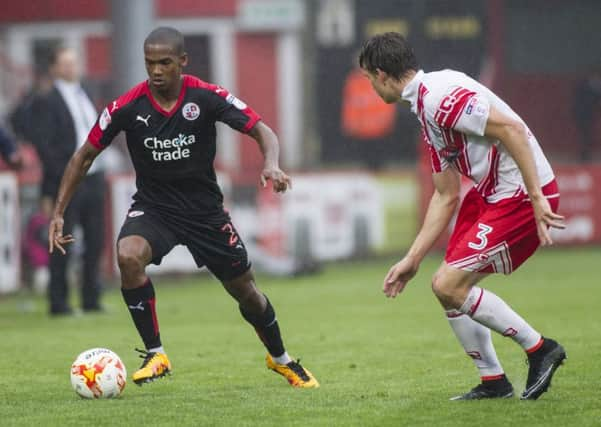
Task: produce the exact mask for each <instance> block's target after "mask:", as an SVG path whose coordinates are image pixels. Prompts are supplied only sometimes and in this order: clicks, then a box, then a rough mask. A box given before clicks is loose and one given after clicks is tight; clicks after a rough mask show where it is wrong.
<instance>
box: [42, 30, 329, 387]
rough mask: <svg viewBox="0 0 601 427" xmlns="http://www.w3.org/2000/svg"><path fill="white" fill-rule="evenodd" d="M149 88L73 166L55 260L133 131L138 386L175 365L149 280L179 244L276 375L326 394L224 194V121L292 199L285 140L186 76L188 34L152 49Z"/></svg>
mask: <svg viewBox="0 0 601 427" xmlns="http://www.w3.org/2000/svg"><path fill="white" fill-rule="evenodd" d="M144 57H145V62H146V71H147V72H148V80H147V81H144V82H142V83H140V84H138V85H137V86H135V87H134V88H132V89H131V90H129V91H128V92H126V93H125V94H124V95H122V96H121V97H119V98H117V99H116V100H114V101H113V102H111V103H110V104H109V105H108V106H107V107H106V108H105V109H104V111H103V112H102V113H101V115H100V117H99V118H98V120H97V122H96V124H95V126H94V127H93V128H92V130H91V131H90V134H89V136H88V141H87V142H86V144H84V146H83V147H82V148H81V149H79V150H78V151H77V152H76V153H75V154H74V155H73V157H72V158H71V160H70V161H69V164H68V165H67V167H66V169H65V173H64V175H63V179H62V182H61V185H60V189H59V192H58V196H57V200H56V204H55V209H54V213H53V218H52V221H51V223H50V229H49V240H50V252H52V251H53V250H54V249H55V248H56V249H58V250H60V251H61V252H62V253H63V254H64V253H65V249H64V247H63V246H64V245H65V244H68V243H71V242H72V241H73V237H72V236H71V235H66V236H63V234H62V231H63V214H64V212H65V209H66V207H67V204H68V203H69V201H70V199H71V197H72V195H73V193H74V191H75V189H76V187H77V185H78V183H79V182H80V180H81V179H82V177H83V176H85V174H86V172H87V170H88V169H89V167H90V165H91V164H92V162H93V161H94V159H95V158H96V156H97V155H98V154H99V153H100V152H101V151H102V150H103V149H104V148H106V147H107V146H108V145H109V144H110V143H111V141H112V140H113V138H114V137H115V136H116V135H117V134H118V133H119V132H120V131H124V132H125V134H126V138H127V147H128V149H129V153H130V156H131V159H132V161H133V165H134V168H135V170H136V186H137V192H136V194H135V195H134V197H133V198H134V202H133V204H132V206H131V208H130V210H129V212H128V214H127V218H126V220H125V222H124V224H123V226H122V228H121V232H120V234H119V239H118V243H117V256H118V263H119V269H120V271H121V287H122V293H123V299H124V300H125V303H126V304H127V306H128V308H129V311H130V314H131V317H132V319H133V321H134V324H135V325H136V328H137V330H138V332H139V334H140V337H141V338H142V341H143V342H144V345H145V346H146V350H145V351H141V350H138V351H141V352H142V353H143V354H142V356H141V357H143V358H144V362H143V363H142V366H141V367H140V369H139V370H138V371H136V372H134V374H133V381H134V382H135V383H136V384H139V385H141V384H143V383H146V382H150V381H153V380H155V379H156V378H159V377H162V376H164V375H165V374H167V373H169V372H170V371H171V363H170V362H169V359H168V358H167V355H166V353H165V350H164V349H163V347H162V344H161V338H160V334H159V325H158V320H157V314H156V310H155V301H156V300H155V292H154V287H153V284H152V282H151V280H150V278H149V277H148V276H147V275H146V273H145V268H146V266H147V265H148V264H150V263H154V264H159V263H160V262H161V259H162V258H163V256H165V255H166V254H167V253H168V252H169V251H170V250H171V249H172V248H173V247H174V246H175V245H177V244H183V245H186V246H187V248H188V250H189V251H190V253H191V254H192V255H193V257H194V260H195V261H196V264H197V265H198V266H199V267H201V266H203V265H205V266H206V267H207V268H208V269H209V270H210V271H211V272H212V273H213V274H214V275H215V276H216V277H217V278H218V279H219V280H220V281H221V283H222V284H223V286H224V287H225V289H226V290H227V292H228V293H229V294H230V295H231V296H232V297H233V298H235V299H236V300H237V302H238V304H239V308H240V312H241V314H242V316H243V317H244V319H246V320H247V321H248V322H249V323H250V324H251V325H252V326H253V327H254V328H255V330H256V331H257V334H258V336H259V337H260V338H261V340H262V341H263V343H264V345H265V347H266V348H267V351H268V353H267V356H266V362H267V367H268V368H269V369H272V370H274V371H275V372H277V373H279V374H281V375H283V376H284V377H285V378H286V379H287V380H288V382H289V383H290V384H291V385H292V386H295V387H304V388H311V387H319V383H318V382H317V380H316V379H315V378H314V377H313V375H312V374H311V373H310V372H309V371H308V370H307V369H304V368H303V367H302V366H301V365H300V364H299V363H298V362H297V361H294V360H292V359H291V358H290V356H289V355H288V353H287V352H286V351H285V349H284V345H283V342H282V338H281V336H280V329H279V326H278V322H277V320H276V317H275V312H274V309H273V307H272V305H271V303H270V302H269V299H268V298H267V297H266V296H265V295H264V294H263V293H261V292H260V291H259V290H258V289H257V287H256V285H255V281H254V277H253V274H252V271H251V268H250V262H249V260H248V257H247V252H246V249H245V247H244V244H243V243H242V240H241V239H240V236H239V235H238V233H237V232H236V229H235V228H234V226H233V225H232V223H231V221H230V218H229V215H228V214H227V213H226V212H225V211H224V208H223V204H222V202H223V196H222V194H221V191H220V189H219V186H218V185H217V180H216V176H215V170H214V167H213V161H214V158H215V150H216V147H215V136H216V130H215V122H217V121H221V122H224V123H226V124H228V125H229V126H230V127H232V128H234V129H236V130H238V131H240V132H243V133H247V134H248V135H250V136H251V137H252V138H254V139H255V140H256V141H257V143H258V144H259V147H260V149H261V151H262V153H263V156H264V158H265V164H264V168H263V171H262V172H261V177H260V179H261V183H262V185H263V186H266V183H267V181H268V180H270V181H271V182H272V184H273V190H274V191H276V192H284V191H286V190H287V189H288V187H290V184H291V182H290V178H289V177H288V176H287V175H286V174H285V173H284V172H283V171H282V170H281V169H280V167H279V166H278V156H279V146H278V140H277V137H276V135H275V134H274V133H273V131H272V130H271V129H270V128H269V127H268V126H267V125H266V124H265V123H263V121H261V119H260V117H259V116H258V115H257V113H256V112H255V111H253V110H252V109H251V108H249V107H248V106H247V105H246V104H244V103H243V102H242V101H240V100H239V99H237V98H236V97H235V96H233V95H232V94H230V93H229V92H228V91H227V90H226V89H224V88H221V87H219V86H216V85H213V84H210V83H206V82H204V81H202V80H200V79H198V78H196V77H192V76H189V75H185V74H182V68H183V67H184V66H185V65H186V64H187V62H188V57H187V55H186V53H185V50H184V39H183V36H182V34H181V33H180V32H179V31H177V30H175V29H173V28H168V27H161V28H157V29H155V30H154V31H152V32H151V33H150V34H149V35H148V37H147V38H146V40H145V41H144Z"/></svg>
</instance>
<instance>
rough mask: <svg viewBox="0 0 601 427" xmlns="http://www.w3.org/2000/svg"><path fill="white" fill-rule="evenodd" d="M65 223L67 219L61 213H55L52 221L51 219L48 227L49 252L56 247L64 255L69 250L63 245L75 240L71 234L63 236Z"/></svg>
mask: <svg viewBox="0 0 601 427" xmlns="http://www.w3.org/2000/svg"><path fill="white" fill-rule="evenodd" d="M64 224H65V220H64V219H63V217H62V216H60V215H54V217H53V218H52V221H50V226H49V227H48V252H50V253H52V252H54V248H55V247H56V248H57V249H58V250H59V251H61V253H62V254H63V255H65V254H66V253H67V251H65V248H63V245H66V244H68V243H72V242H74V241H75V239H74V238H73V236H72V235H71V234H67V235H66V236H63V226H64Z"/></svg>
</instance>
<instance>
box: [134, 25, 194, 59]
mask: <svg viewBox="0 0 601 427" xmlns="http://www.w3.org/2000/svg"><path fill="white" fill-rule="evenodd" d="M150 44H163V45H168V46H171V47H172V48H173V51H174V52H175V53H176V54H178V55H181V54H183V53H184V52H185V48H184V36H183V35H182V33H180V32H179V31H178V30H176V29H175V28H172V27H158V28H155V29H154V30H152V32H151V33H150V34H148V37H146V40H144V47H146V46H147V45H150Z"/></svg>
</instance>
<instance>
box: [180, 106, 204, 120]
mask: <svg viewBox="0 0 601 427" xmlns="http://www.w3.org/2000/svg"><path fill="white" fill-rule="evenodd" d="M182 115H183V116H184V119H186V120H196V119H197V118H198V116H200V108H198V105H196V104H195V103H193V102H188V103H187V104H185V105H184V106H183V108H182Z"/></svg>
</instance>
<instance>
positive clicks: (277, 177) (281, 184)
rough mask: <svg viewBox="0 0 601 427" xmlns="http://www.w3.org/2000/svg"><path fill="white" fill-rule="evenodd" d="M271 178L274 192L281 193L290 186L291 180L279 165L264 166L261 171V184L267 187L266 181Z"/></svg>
mask: <svg viewBox="0 0 601 427" xmlns="http://www.w3.org/2000/svg"><path fill="white" fill-rule="evenodd" d="M268 180H271V182H272V183H273V191H275V192H276V193H283V192H285V191H286V190H287V189H288V188H292V181H291V180H290V177H289V176H288V175H286V174H285V173H284V171H282V170H281V169H280V168H279V167H271V168H268V167H266V168H265V169H263V171H262V172H261V185H262V186H263V187H267V181H268Z"/></svg>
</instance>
